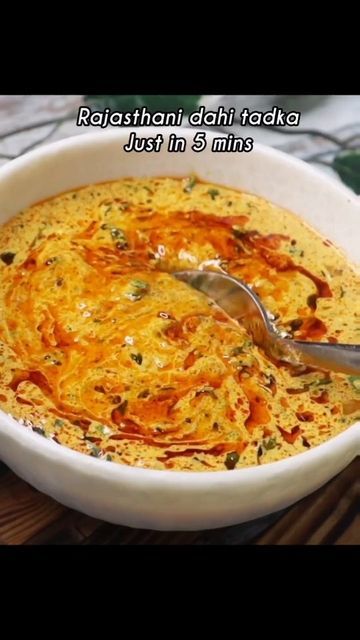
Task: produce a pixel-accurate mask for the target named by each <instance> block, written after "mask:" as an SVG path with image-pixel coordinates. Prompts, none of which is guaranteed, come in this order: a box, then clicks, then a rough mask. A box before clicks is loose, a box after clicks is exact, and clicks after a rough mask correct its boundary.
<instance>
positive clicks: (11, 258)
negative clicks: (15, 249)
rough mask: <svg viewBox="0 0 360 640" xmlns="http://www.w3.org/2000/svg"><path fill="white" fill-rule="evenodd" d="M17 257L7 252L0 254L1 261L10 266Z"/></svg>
mask: <svg viewBox="0 0 360 640" xmlns="http://www.w3.org/2000/svg"><path fill="white" fill-rule="evenodd" d="M15 255H16V254H15V253H12V252H11V251H5V253H1V254H0V259H1V260H2V261H3V262H5V264H7V265H8V266H9V265H10V264H12V263H13V262H14V258H15Z"/></svg>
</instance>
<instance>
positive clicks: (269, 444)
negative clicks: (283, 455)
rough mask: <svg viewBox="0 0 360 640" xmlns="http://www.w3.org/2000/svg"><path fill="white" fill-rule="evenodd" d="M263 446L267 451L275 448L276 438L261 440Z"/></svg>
mask: <svg viewBox="0 0 360 640" xmlns="http://www.w3.org/2000/svg"><path fill="white" fill-rule="evenodd" d="M263 446H264V447H265V449H266V450H267V451H269V450H270V449H275V447H276V438H274V437H273V438H269V439H268V440H263Z"/></svg>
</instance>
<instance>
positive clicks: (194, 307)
mask: <svg viewBox="0 0 360 640" xmlns="http://www.w3.org/2000/svg"><path fill="white" fill-rule="evenodd" d="M189 268H190V269H215V270H220V271H223V272H227V273H230V274H232V275H234V276H237V277H239V278H241V279H242V280H244V281H245V282H247V283H248V284H251V285H252V286H253V289H254V291H256V293H257V294H258V295H259V296H260V297H261V299H262V301H263V302H264V304H265V305H266V307H267V309H268V310H269V311H270V312H271V313H273V314H274V315H275V318H276V324H277V326H278V327H279V328H280V329H281V330H283V331H286V332H288V333H289V334H291V335H292V336H294V337H296V338H299V339H302V340H316V341H319V340H323V341H330V342H337V341H339V342H349V343H358V342H360V305H359V302H358V299H359V296H358V292H359V288H360V278H359V275H358V274H357V272H356V271H355V269H354V268H353V267H352V266H351V265H350V264H348V263H347V261H346V259H345V258H344V256H343V255H342V254H341V253H340V252H339V251H338V250H337V249H336V248H335V247H334V246H333V245H332V244H331V242H329V241H328V240H325V239H323V238H322V237H320V236H319V235H318V234H317V233H315V232H314V231H313V230H312V229H311V228H309V227H308V226H307V225H305V224H304V223H303V222H302V221H301V220H300V219H299V218H297V217H296V216H294V215H293V214H291V213H289V212H288V211H285V210H283V209H280V208H279V207H277V206H274V205H273V204H270V203H269V202H267V201H265V200H263V199H261V198H258V197H255V196H253V195H249V194H247V193H241V192H238V191H234V190H231V189H227V188H225V187H220V186H217V185H213V184H205V183H201V182H198V181H197V180H196V178H194V177H190V178H186V179H183V180H178V179H172V178H159V179H141V180H135V179H124V180H119V181H116V182H109V183H106V184H99V185H91V186H88V187H85V188H82V189H79V190H76V191H72V192H69V193H65V194H62V195H60V196H57V197H55V198H52V199H51V200H48V201H46V202H41V203H39V204H36V205H34V206H32V207H30V208H29V209H26V210H25V211H22V212H20V213H19V214H18V215H17V216H16V217H14V218H13V219H12V220H10V221H9V222H8V223H6V224H5V225H3V226H2V229H1V237H0V309H1V315H0V358H1V360H0V362H1V369H0V406H1V408H2V410H4V411H5V412H7V413H9V414H11V415H12V416H13V417H15V418H16V419H17V420H18V421H19V422H20V423H21V424H22V425H24V428H28V429H32V430H34V431H36V432H37V433H38V434H39V437H40V436H43V437H46V438H50V439H52V440H54V441H55V442H56V443H58V444H59V445H65V446H67V447H71V448H72V449H76V450H78V451H81V452H82V453H86V454H89V455H91V456H94V457H97V458H101V459H104V460H107V461H109V462H118V463H123V464H128V465H135V466H141V467H151V468H155V469H178V470H195V471H210V470H225V469H229V470H230V469H234V468H241V467H245V466H249V465H258V464H264V463H267V462H272V461H275V460H279V459H280V458H285V457H287V456H291V455H294V454H296V453H300V452H302V451H306V450H308V449H309V448H311V447H314V446H316V445H317V444H319V443H321V442H324V441H325V440H327V439H329V438H331V437H332V436H334V435H336V434H338V433H340V432H341V431H343V430H344V429H346V428H347V427H348V426H349V425H350V424H351V423H353V422H355V421H356V420H357V419H360V378H359V379H358V378H356V377H351V376H350V377H349V376H346V375H342V374H338V373H328V372H325V371H321V370H316V369H312V368H304V367H303V368H300V369H294V368H291V367H290V366H287V365H283V364H279V363H276V362H272V361H271V360H269V359H268V358H267V357H266V356H265V355H264V353H262V352H261V350H259V349H258V348H257V347H256V346H254V344H253V342H252V340H251V336H250V335H248V334H247V333H246V331H245V329H244V328H243V327H242V326H239V325H238V324H237V323H236V322H235V321H233V320H231V319H230V318H229V317H228V316H227V315H226V314H225V313H224V312H223V311H222V310H221V309H219V308H218V307H217V306H216V305H215V304H214V303H213V302H212V301H211V300H209V298H207V297H206V296H205V295H203V294H201V293H199V292H198V291H195V290H194V289H192V288H190V287H189V286H188V285H186V284H185V283H182V282H179V281H177V280H176V279H175V278H174V277H173V276H172V275H171V272H173V271H175V270H179V269H189Z"/></svg>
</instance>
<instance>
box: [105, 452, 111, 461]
mask: <svg viewBox="0 0 360 640" xmlns="http://www.w3.org/2000/svg"><path fill="white" fill-rule="evenodd" d="M105 460H107V461H108V462H112V456H111V455H110V453H107V454H106V458H105Z"/></svg>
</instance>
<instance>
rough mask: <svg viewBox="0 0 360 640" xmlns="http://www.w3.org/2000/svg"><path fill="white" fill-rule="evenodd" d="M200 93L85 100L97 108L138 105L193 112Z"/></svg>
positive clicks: (90, 97)
mask: <svg viewBox="0 0 360 640" xmlns="http://www.w3.org/2000/svg"><path fill="white" fill-rule="evenodd" d="M200 98H201V96H200V95H198V96H194V95H182V96H173V95H169V96H156V95H144V96H124V95H120V96H85V102H86V104H88V105H89V106H91V107H93V108H96V109H100V110H102V109H105V108H106V107H108V108H109V109H111V110H113V111H115V110H116V111H133V109H136V107H139V108H141V107H147V108H148V110H149V111H151V112H152V111H176V110H177V109H180V108H182V109H184V112H185V113H191V112H192V111H195V110H196V109H197V106H198V103H199V99H200Z"/></svg>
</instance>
